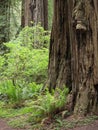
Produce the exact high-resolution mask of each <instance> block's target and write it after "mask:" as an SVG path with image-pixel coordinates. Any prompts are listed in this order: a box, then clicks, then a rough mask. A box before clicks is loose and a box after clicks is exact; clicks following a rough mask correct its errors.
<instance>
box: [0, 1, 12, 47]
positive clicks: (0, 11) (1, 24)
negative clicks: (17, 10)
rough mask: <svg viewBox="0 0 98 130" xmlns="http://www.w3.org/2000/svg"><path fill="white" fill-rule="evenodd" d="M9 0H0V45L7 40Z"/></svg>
mask: <svg viewBox="0 0 98 130" xmlns="http://www.w3.org/2000/svg"><path fill="white" fill-rule="evenodd" d="M9 27H10V1H7V0H3V1H2V0H0V46H2V43H3V42H6V41H8V40H9V32H10V31H9Z"/></svg>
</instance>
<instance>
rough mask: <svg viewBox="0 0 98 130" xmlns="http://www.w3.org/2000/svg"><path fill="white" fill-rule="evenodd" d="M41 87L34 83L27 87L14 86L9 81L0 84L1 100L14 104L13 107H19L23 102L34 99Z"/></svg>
mask: <svg viewBox="0 0 98 130" xmlns="http://www.w3.org/2000/svg"><path fill="white" fill-rule="evenodd" d="M40 89H41V85H36V84H35V83H30V84H28V86H27V87H21V86H18V85H16V86H14V85H13V82H12V81H11V80H6V82H5V81H4V82H3V81H2V82H1V83H0V95H1V100H3V99H4V101H6V102H7V103H12V104H14V106H13V107H17V108H18V107H21V106H22V105H23V104H22V103H24V101H25V100H27V99H29V98H32V97H34V96H35V95H37V94H38V93H39V91H40Z"/></svg>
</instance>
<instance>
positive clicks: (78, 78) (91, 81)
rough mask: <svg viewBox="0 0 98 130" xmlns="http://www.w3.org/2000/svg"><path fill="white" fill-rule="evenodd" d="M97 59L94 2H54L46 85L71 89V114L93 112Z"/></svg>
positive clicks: (96, 102)
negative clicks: (72, 111)
mask: <svg viewBox="0 0 98 130" xmlns="http://www.w3.org/2000/svg"><path fill="white" fill-rule="evenodd" d="M79 2H82V3H79ZM78 4H79V6H80V7H79V6H78ZM77 7H78V8H77ZM74 11H76V12H74ZM77 13H78V14H79V15H77ZM80 15H81V16H80ZM73 16H74V17H73ZM82 22H83V23H82ZM97 57H98V1H97V0H82V1H79V0H74V1H73V0H62V1H61V0H54V18H53V26H52V33H51V41H50V57H49V69H48V70H49V71H48V72H49V73H48V74H49V76H48V82H47V85H48V87H49V88H50V90H51V89H52V88H55V87H61V88H62V87H63V86H68V87H69V88H70V91H71V90H72V95H73V96H72V97H73V99H72V106H71V107H72V108H73V110H74V113H75V114H82V115H86V114H87V113H90V112H95V111H96V110H97V106H98V58H97Z"/></svg>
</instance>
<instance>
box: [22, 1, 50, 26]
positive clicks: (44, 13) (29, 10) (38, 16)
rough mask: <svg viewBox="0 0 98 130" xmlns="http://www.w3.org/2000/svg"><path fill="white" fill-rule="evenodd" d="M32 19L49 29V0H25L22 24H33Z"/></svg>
mask: <svg viewBox="0 0 98 130" xmlns="http://www.w3.org/2000/svg"><path fill="white" fill-rule="evenodd" d="M31 21H33V22H34V25H36V24H38V23H39V22H40V23H41V25H42V26H43V27H44V29H48V0H28V1H27V0H23V2H22V26H23V27H24V26H27V25H28V26H31V25H32V24H31Z"/></svg>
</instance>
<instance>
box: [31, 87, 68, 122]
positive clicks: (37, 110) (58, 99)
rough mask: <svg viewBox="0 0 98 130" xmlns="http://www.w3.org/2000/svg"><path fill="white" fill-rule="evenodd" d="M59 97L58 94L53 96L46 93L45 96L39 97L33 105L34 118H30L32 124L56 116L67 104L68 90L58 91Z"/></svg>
mask: <svg viewBox="0 0 98 130" xmlns="http://www.w3.org/2000/svg"><path fill="white" fill-rule="evenodd" d="M57 91H58V92H59V96H56V94H55V93H54V92H53V93H54V94H51V93H49V91H46V93H45V94H44V95H40V96H38V100H37V101H35V102H34V101H33V103H32V112H33V114H32V116H31V118H30V121H31V122H37V121H41V120H42V119H43V118H45V117H47V116H48V117H49V116H50V117H51V116H54V114H56V113H58V112H60V110H61V109H62V108H63V107H64V106H65V104H66V96H67V94H68V89H67V88H66V87H65V88H64V90H63V91H62V90H60V89H57Z"/></svg>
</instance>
